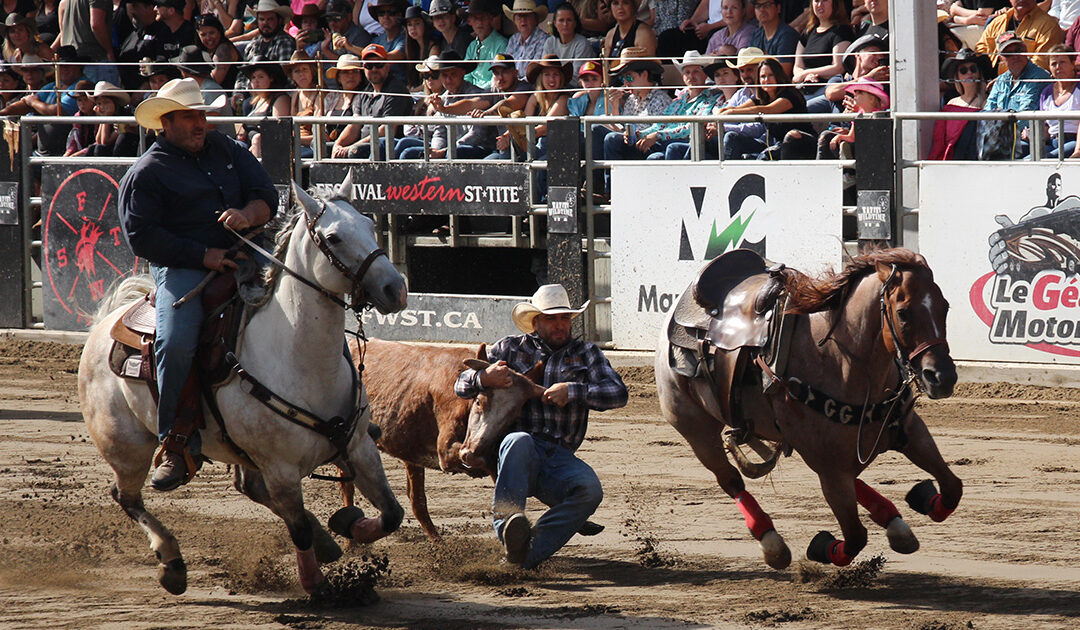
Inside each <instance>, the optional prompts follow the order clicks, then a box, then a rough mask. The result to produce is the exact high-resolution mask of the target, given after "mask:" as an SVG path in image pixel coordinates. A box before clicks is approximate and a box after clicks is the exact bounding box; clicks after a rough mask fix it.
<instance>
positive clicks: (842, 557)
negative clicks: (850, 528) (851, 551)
mask: <svg viewBox="0 0 1080 630" xmlns="http://www.w3.org/2000/svg"><path fill="white" fill-rule="evenodd" d="M854 559H855V556H849V555H847V553H845V552H844V541H842V540H837V541H836V542H834V543H832V544H831V545H829V562H832V563H833V564H835V565H836V566H838V567H846V566H847V565H849V564H851V561H852V560H854Z"/></svg>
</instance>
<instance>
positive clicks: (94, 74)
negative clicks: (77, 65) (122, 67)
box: [83, 64, 120, 85]
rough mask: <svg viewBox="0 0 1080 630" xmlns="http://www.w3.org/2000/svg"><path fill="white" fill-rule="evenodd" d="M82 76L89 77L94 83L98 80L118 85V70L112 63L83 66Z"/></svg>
mask: <svg viewBox="0 0 1080 630" xmlns="http://www.w3.org/2000/svg"><path fill="white" fill-rule="evenodd" d="M83 76H85V77H86V78H87V79H90V80H91V81H93V82H94V83H95V84H96V83H97V82H98V81H108V82H109V83H112V84H113V85H120V71H119V70H117V69H116V66H115V65H112V64H109V65H101V66H97V65H87V66H83Z"/></svg>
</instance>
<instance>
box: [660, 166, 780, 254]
mask: <svg viewBox="0 0 1080 630" xmlns="http://www.w3.org/2000/svg"><path fill="white" fill-rule="evenodd" d="M706 190H707V189H706V187H704V186H700V187H698V186H692V187H691V188H690V196H691V197H692V198H693V201H694V205H693V208H690V207H688V206H684V210H683V213H682V233H681V235H680V237H679V260H712V259H713V258H716V257H717V256H719V255H720V254H723V253H724V252H726V251H729V250H732V249H736V248H739V247H743V248H746V249H750V250H753V251H755V252H757V253H758V254H761V255H762V256H765V233H764V231H763V230H749V231H748V228H750V223H751V221H752V220H753V219H754V216H755V215H758V214H762V215H763V214H765V208H766V206H765V178H764V177H762V176H761V175H756V174H748V175H743V176H742V177H740V178H739V179H738V180H736V181H735V183H734V184H733V185H732V186H731V190H729V191H728V194H727V208H726V212H725V211H724V209H723V208H721V207H718V206H717V204H716V203H715V202H712V203H710V204H708V205H706V204H705V193H706ZM710 201H712V200H710ZM761 222H763V221H762V219H761V218H759V220H758V223H761ZM753 234H760V240H757V241H750V240H749V239H750V238H753Z"/></svg>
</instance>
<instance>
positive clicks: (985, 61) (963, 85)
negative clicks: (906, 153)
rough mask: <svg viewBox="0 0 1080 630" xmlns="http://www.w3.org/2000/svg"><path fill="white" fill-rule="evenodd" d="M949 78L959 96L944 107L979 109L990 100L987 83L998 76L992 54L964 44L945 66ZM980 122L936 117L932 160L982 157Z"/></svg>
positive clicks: (945, 110)
mask: <svg viewBox="0 0 1080 630" xmlns="http://www.w3.org/2000/svg"><path fill="white" fill-rule="evenodd" d="M941 76H942V77H944V78H945V80H947V81H948V82H949V83H950V84H951V85H952V89H953V90H954V91H955V92H956V94H957V96H956V97H955V98H952V99H950V100H949V101H948V102H947V103H945V106H944V107H942V108H941V111H943V112H977V111H980V110H981V109H982V108H983V105H985V104H986V97H987V90H986V85H987V83H989V82H990V81H992V80H993V79H995V78H996V77H997V72H996V71H995V70H994V67H993V65H991V63H990V57H988V56H986V55H980V54H978V53H976V52H975V51H974V50H972V49H970V48H961V49H960V52H958V53H956V56H955V57H949V58H948V59H946V60H945V63H943V64H942V66H941ZM977 127H978V125H977V123H976V122H975V121H971V120H937V121H934V136H933V137H934V139H933V142H932V143H931V145H930V155H928V156H927V158H926V159H928V160H977V159H979V154H978V150H977V149H978V147H977V145H976V136H975V132H976V130H977Z"/></svg>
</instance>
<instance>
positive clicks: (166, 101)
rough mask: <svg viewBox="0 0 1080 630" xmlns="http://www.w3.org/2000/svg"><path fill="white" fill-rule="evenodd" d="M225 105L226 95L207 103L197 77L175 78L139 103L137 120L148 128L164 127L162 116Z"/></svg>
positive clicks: (211, 109)
mask: <svg viewBox="0 0 1080 630" xmlns="http://www.w3.org/2000/svg"><path fill="white" fill-rule="evenodd" d="M223 105H225V95H224V94H222V95H221V96H219V97H217V98H216V99H214V102H213V103H210V104H209V105H207V104H206V103H205V101H203V94H202V90H200V89H199V82H198V81H196V80H195V79H173V80H172V81H169V82H168V83H166V84H165V85H163V86H161V89H160V90H158V93H157V94H156V95H155V96H153V97H151V98H148V99H146V100H145V101H143V102H141V103H139V106H138V107H136V108H135V121H136V122H138V123H139V124H140V125H142V126H143V127H146V128H147V129H162V128H163V127H162V125H161V117H162V116H164V115H165V114H168V113H170V112H175V111H180V110H182V109H196V110H199V111H204V112H205V111H213V110H218V109H221V107H222V106H223Z"/></svg>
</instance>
